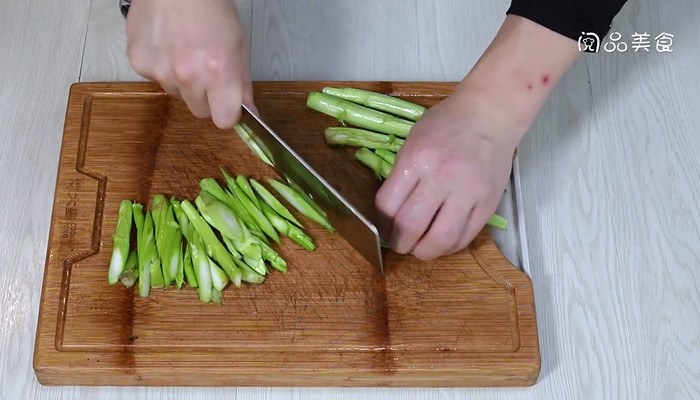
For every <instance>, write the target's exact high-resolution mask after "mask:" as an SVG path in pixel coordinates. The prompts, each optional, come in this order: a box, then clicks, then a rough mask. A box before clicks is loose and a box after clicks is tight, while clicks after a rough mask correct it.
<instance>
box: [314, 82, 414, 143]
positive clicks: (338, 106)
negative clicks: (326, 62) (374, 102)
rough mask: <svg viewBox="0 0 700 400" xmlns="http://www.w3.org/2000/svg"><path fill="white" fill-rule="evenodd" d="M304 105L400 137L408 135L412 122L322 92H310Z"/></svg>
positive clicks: (366, 127) (344, 120) (339, 118)
mask: <svg viewBox="0 0 700 400" xmlns="http://www.w3.org/2000/svg"><path fill="white" fill-rule="evenodd" d="M306 105H307V106H308V107H309V108H311V109H313V110H316V111H319V112H321V113H324V114H326V115H329V116H331V117H334V118H336V119H338V120H339V121H340V122H343V123H345V122H347V123H349V124H351V125H355V126H357V127H359V128H365V129H369V130H373V131H376V132H381V133H386V134H387V135H395V136H399V137H402V138H405V137H407V136H408V134H409V132H410V131H411V128H412V127H413V124H414V122H413V121H408V120H405V119H402V118H398V117H396V116H393V115H390V114H386V113H384V112H381V111H377V110H374V109H371V108H368V107H365V106H361V105H359V104H356V103H353V102H351V101H347V100H344V99H341V98H340V97H336V96H331V95H329V94H326V93H322V92H311V93H310V94H309V95H308V97H307V99H306Z"/></svg>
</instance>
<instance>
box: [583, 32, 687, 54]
mask: <svg viewBox="0 0 700 400" xmlns="http://www.w3.org/2000/svg"><path fill="white" fill-rule="evenodd" d="M673 38H674V36H673V34H671V33H668V32H661V33H659V34H657V35H656V36H654V37H653V38H652V34H650V33H648V32H641V33H640V32H634V33H633V34H631V35H630V38H629V43H628V41H626V40H623V37H622V34H621V33H620V32H611V33H610V35H609V36H608V41H606V42H605V43H604V44H603V45H602V46H601V43H600V40H599V38H598V36H597V35H596V34H595V33H592V32H588V33H586V32H581V36H580V37H579V41H578V43H579V44H578V47H579V51H581V52H586V53H598V52H599V51H600V49H601V48H602V50H603V51H604V52H606V53H612V52H619V53H624V52H627V51H630V52H635V53H639V52H646V53H649V52H651V51H652V49H653V50H655V51H656V52H658V53H671V52H673V48H672V47H673Z"/></svg>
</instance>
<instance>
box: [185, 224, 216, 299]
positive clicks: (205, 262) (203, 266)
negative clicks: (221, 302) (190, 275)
mask: <svg viewBox="0 0 700 400" xmlns="http://www.w3.org/2000/svg"><path fill="white" fill-rule="evenodd" d="M191 236H192V240H191V241H189V242H188V243H189V246H190V251H191V254H192V265H193V266H194V270H195V274H196V276H197V284H198V286H197V293H198V294H199V300H200V301H201V302H203V303H209V302H210V301H211V298H212V289H213V288H214V286H213V282H212V279H213V278H212V276H211V266H210V265H209V257H207V254H206V253H205V251H206V250H204V245H203V244H202V242H201V239H200V236H199V233H198V231H197V230H196V228H195V229H194V230H192V232H191Z"/></svg>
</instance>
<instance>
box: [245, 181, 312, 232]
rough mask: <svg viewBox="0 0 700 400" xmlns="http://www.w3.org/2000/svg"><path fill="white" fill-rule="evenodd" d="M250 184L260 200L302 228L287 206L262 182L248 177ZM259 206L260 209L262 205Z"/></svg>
mask: <svg viewBox="0 0 700 400" xmlns="http://www.w3.org/2000/svg"><path fill="white" fill-rule="evenodd" d="M250 185H251V186H252V187H253V190H255V193H257V194H258V196H259V197H260V198H261V199H262V202H264V203H267V205H268V206H270V207H272V209H273V210H275V211H276V212H277V214H279V215H280V216H282V217H284V218H286V219H287V220H288V221H290V222H292V223H293V224H295V225H296V226H298V227H299V228H303V226H302V225H301V222H299V221H298V220H297V219H296V218H294V215H292V213H291V212H290V211H289V210H288V209H287V207H285V206H284V204H282V202H280V201H279V200H277V197H275V196H274V195H273V194H272V193H270V191H269V190H267V188H266V187H265V186H263V184H262V183H260V182H258V181H256V180H255V179H250ZM260 208H261V210H262V205H261V207H260ZM263 211H264V210H263ZM265 215H266V216H267V213H265Z"/></svg>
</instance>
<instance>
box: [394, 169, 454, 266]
mask: <svg viewBox="0 0 700 400" xmlns="http://www.w3.org/2000/svg"><path fill="white" fill-rule="evenodd" d="M443 200H444V196H441V195H440V193H439V192H438V191H437V188H436V187H435V185H434V184H433V183H426V182H425V181H420V182H419V183H418V185H417V186H416V188H415V189H414V190H413V192H411V194H410V195H409V196H408V198H407V199H406V201H405V202H404V203H403V204H402V205H401V208H400V209H399V210H398V212H397V213H396V217H395V218H394V220H393V227H392V231H391V239H390V244H391V248H392V249H393V250H394V251H396V252H397V253H400V254H406V253H409V252H410V251H411V250H412V249H413V248H414V246H415V245H416V243H417V242H418V241H419V240H420V238H421V237H422V236H423V234H424V233H425V231H426V230H427V229H428V227H429V226H430V223H431V222H432V221H433V219H434V217H435V214H436V213H437V211H438V209H439V208H440V207H441V205H442V203H443Z"/></svg>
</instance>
